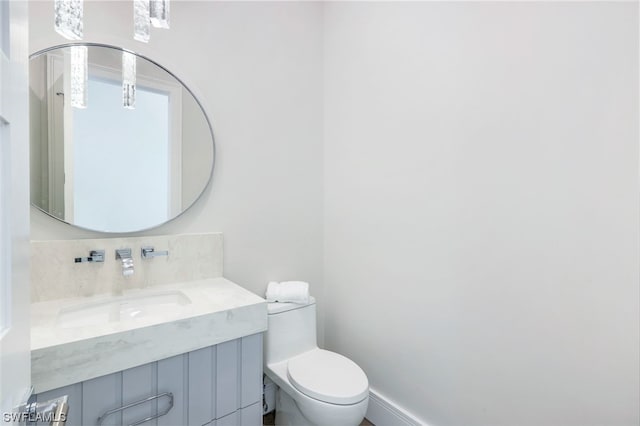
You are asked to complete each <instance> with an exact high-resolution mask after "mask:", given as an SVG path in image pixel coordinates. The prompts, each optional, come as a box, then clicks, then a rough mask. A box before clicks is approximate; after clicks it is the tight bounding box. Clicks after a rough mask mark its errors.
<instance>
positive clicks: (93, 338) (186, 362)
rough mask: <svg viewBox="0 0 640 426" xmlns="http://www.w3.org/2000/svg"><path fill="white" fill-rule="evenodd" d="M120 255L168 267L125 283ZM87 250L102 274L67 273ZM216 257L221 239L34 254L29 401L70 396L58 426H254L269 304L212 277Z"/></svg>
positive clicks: (38, 248) (35, 246)
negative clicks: (152, 250)
mask: <svg viewBox="0 0 640 426" xmlns="http://www.w3.org/2000/svg"><path fill="white" fill-rule="evenodd" d="M123 243H125V244H126V245H127V246H129V247H132V248H133V250H132V252H133V253H139V252H140V251H141V247H145V246H147V245H148V244H152V245H154V246H156V247H162V248H165V249H167V250H168V252H169V253H170V255H169V256H167V257H166V258H156V259H153V260H148V261H145V260H140V259H139V258H136V259H135V265H136V267H137V269H136V272H135V273H134V274H133V275H132V276H126V277H125V276H122V273H121V268H122V267H121V265H120V264H119V261H118V260H116V259H115V255H114V253H115V251H116V250H117V247H121V245H122V244H123ZM87 247H99V248H100V249H101V250H104V252H105V253H107V254H106V255H105V256H104V262H102V263H101V264H90V263H89V264H84V263H74V262H72V259H74V258H75V257H77V256H79V255H81V254H82V253H83V252H85V251H86V252H88V250H87V249H86V248H87ZM221 253H222V236H221V234H201V235H172V236H163V237H158V236H156V237H135V238H124V239H119V240H116V239H95V240H75V241H72V240H67V241H42V242H32V256H33V257H34V260H35V258H37V259H40V262H39V263H36V262H35V261H34V262H33V263H32V281H33V284H34V285H33V290H34V292H33V293H34V294H33V298H34V301H33V303H32V305H31V312H32V314H31V317H32V329H31V372H32V373H31V379H32V385H33V386H34V392H35V398H36V400H37V401H39V402H41V401H47V400H50V399H53V398H56V397H59V396H62V395H68V397H69V401H68V403H69V413H68V422H67V425H85V426H86V425H97V424H102V425H121V424H123V425H132V424H149V425H151V424H153V425H198V426H200V425H204V424H211V425H217V426H220V425H225V424H229V425H254V426H257V425H259V424H261V423H262V405H261V401H262V398H261V396H262V362H263V361H262V332H263V331H265V330H266V328H267V304H266V302H265V300H264V299H262V298H260V297H258V296H256V295H255V294H253V293H251V292H249V291H247V290H245V289H243V288H242V287H240V286H238V285H236V284H235V283H233V282H231V281H229V280H227V279H225V278H223V277H222V276H221V274H222V263H221V258H222V254H221ZM109 254H110V255H109ZM42 259H46V260H45V261H43V260H42ZM65 259H67V261H65ZM198 265H199V266H200V267H198ZM47 277H49V278H47ZM178 277H182V278H183V279H184V281H180V280H179V278H178ZM85 282H91V283H93V285H92V286H91V288H89V289H87V288H86V287H85V285H84V284H83V283H85ZM95 289H99V290H100V291H99V292H97V293H95V294H92V293H93V291H94V290H95ZM55 294H64V295H65V297H62V298H60V297H58V298H54V297H53V295H55ZM169 407H171V408H170V409H168V408H169ZM167 409H168V411H167ZM165 412H166V414H164V413H165ZM149 418H153V419H151V420H148V421H146V422H142V421H143V420H145V419H149ZM99 419H100V421H99ZM138 422H142V423H138Z"/></svg>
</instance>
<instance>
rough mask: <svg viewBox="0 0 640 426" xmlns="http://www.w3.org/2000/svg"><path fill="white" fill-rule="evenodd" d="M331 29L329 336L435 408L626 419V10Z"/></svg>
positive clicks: (376, 21)
mask: <svg viewBox="0 0 640 426" xmlns="http://www.w3.org/2000/svg"><path fill="white" fill-rule="evenodd" d="M324 28H325V61H326V62H325V90H326V92H325V93H326V96H325V105H324V113H325V164H324V167H325V197H326V198H325V218H326V221H325V280H326V284H325V286H326V295H327V297H326V300H325V306H326V307H327V311H326V315H327V320H326V323H325V327H326V332H325V333H326V344H327V346H328V347H329V348H331V349H335V350H338V351H340V352H343V353H345V354H346V355H348V356H350V357H352V358H353V359H354V360H356V361H357V362H358V363H359V364H360V365H362V366H363V368H364V369H365V370H366V372H367V373H368V375H369V378H370V381H371V385H372V386H373V388H374V389H375V390H377V391H379V392H380V393H381V394H383V395H385V396H387V397H388V398H389V399H390V400H392V401H395V402H397V403H398V404H399V405H401V406H402V407H404V408H405V409H407V410H408V411H409V412H411V413H413V414H414V415H415V416H417V417H418V418H420V419H422V420H423V421H425V422H428V423H429V424H433V425H473V426H477V425H492V426H498V425H515V424H517V425H522V426H524V425H563V426H566V425H581V426H586V425H604V424H606V425H616V426H619V425H632V424H638V422H639V421H640V419H639V418H638V416H639V407H638V399H639V391H638V375H639V372H638V359H639V353H638V337H639V330H638V318H639V311H638V303H639V292H638V282H639V276H638V269H639V256H640V252H639V249H638V240H639V232H638V222H639V220H638V219H639V213H640V212H639V209H638V201H639V200H638V136H639V135H638V113H639V111H638V71H639V70H638V6H637V4H633V3H606V2H605V3H574V2H571V3H559V4H554V3H553V2H524V3H514V2H512V3H509V2H497V3H474V2H470V3H437V2H436V3H431V2H429V3H414V2H408V3H389V2H381V3H357V2H356V3H335V2H332V3H328V4H326V6H325V27H324ZM374 422H375V420H374Z"/></svg>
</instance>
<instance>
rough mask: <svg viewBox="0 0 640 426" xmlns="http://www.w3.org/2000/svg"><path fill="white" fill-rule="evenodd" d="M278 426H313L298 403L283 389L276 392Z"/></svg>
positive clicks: (276, 422) (276, 423)
mask: <svg viewBox="0 0 640 426" xmlns="http://www.w3.org/2000/svg"><path fill="white" fill-rule="evenodd" d="M275 425H276V426H312V425H313V423H311V422H310V421H309V420H307V418H306V417H305V416H303V415H302V413H301V412H300V409H299V408H298V406H297V405H296V402H295V401H294V400H293V398H291V397H290V396H289V394H287V393H286V392H284V391H283V390H282V389H280V388H278V390H277V391H276V421H275Z"/></svg>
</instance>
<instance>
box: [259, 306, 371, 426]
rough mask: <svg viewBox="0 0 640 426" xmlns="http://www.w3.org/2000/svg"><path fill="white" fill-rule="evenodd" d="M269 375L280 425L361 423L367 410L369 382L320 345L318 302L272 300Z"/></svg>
mask: <svg viewBox="0 0 640 426" xmlns="http://www.w3.org/2000/svg"><path fill="white" fill-rule="evenodd" d="M268 314H269V316H268V318H269V328H268V329H267V332H266V334H265V339H264V357H265V368H264V370H265V374H266V375H267V376H268V377H269V378H270V379H271V380H273V381H274V382H275V383H276V384H277V385H278V386H279V387H280V389H278V393H277V395H276V420H275V424H276V425H291V426H293V425H295V426H303V425H320V426H325V425H326V426H357V425H359V424H360V422H361V421H362V419H363V418H364V415H365V413H366V411H367V405H368V403H369V381H368V380H367V376H366V375H365V374H364V371H362V369H361V368H360V367H358V365H357V364H356V363H355V362H353V361H351V360H350V359H349V358H347V357H344V356H342V355H340V354H337V353H335V352H330V351H325V350H323V349H319V348H318V346H317V343H316V301H315V299H314V298H313V297H311V298H310V302H309V304H308V305H299V304H294V303H269V304H268Z"/></svg>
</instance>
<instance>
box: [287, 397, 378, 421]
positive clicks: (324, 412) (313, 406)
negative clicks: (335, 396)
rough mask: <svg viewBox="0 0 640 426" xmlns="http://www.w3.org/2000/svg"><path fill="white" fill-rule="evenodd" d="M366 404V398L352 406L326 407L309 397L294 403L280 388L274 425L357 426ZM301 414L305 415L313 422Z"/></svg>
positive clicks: (367, 402) (367, 400)
mask: <svg viewBox="0 0 640 426" xmlns="http://www.w3.org/2000/svg"><path fill="white" fill-rule="evenodd" d="M299 404H303V405H299ZM368 404H369V398H368V397H367V398H366V399H364V400H362V401H360V402H359V403H357V404H353V405H327V404H325V403H321V402H319V401H317V400H315V399H312V398H309V397H304V398H302V399H299V400H298V402H296V400H295V399H294V398H292V397H291V395H289V394H288V393H287V392H285V391H283V390H282V388H278V390H277V393H276V419H275V424H276V425H278V426H358V425H359V424H360V422H362V419H363V418H364V415H365V413H366V412H367V406H368ZM300 407H302V409H300ZM302 413H306V414H307V415H308V416H309V417H311V418H312V419H313V421H311V420H309V419H308V418H307V417H306V416H305V415H304V414H302Z"/></svg>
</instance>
